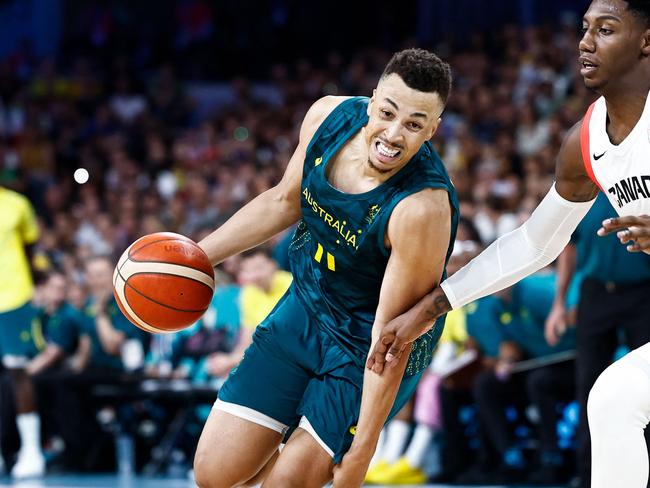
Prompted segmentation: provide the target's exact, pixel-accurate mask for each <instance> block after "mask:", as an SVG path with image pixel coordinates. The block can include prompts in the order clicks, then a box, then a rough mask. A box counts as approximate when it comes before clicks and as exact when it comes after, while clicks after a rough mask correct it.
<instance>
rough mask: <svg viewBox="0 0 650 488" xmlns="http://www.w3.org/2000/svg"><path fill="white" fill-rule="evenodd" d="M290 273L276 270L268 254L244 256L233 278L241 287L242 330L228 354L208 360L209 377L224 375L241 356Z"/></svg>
mask: <svg viewBox="0 0 650 488" xmlns="http://www.w3.org/2000/svg"><path fill="white" fill-rule="evenodd" d="M291 280H292V277H291V273H289V272H287V271H282V270H280V269H278V264H277V263H276V262H275V261H274V260H273V259H272V258H271V256H270V254H269V253H268V252H267V251H265V250H263V249H259V250H255V251H253V252H252V253H251V254H249V255H248V256H246V257H245V258H244V259H243V260H242V262H241V267H240V269H239V273H238V275H237V281H238V282H239V284H240V285H241V286H242V291H241V293H240V298H239V300H240V304H239V306H240V309H241V321H242V324H241V325H242V327H241V329H240V332H239V338H238V340H237V344H236V345H235V347H234V348H233V350H232V352H229V353H223V352H219V353H215V354H213V355H211V356H210V357H209V358H208V370H209V371H210V374H212V375H213V376H226V375H227V374H228V373H230V370H231V369H232V368H234V367H235V366H236V365H237V364H239V361H241V359H242V357H243V356H244V351H245V350H246V348H247V347H248V345H249V344H250V343H251V338H252V337H253V332H254V331H255V328H256V327H257V325H258V324H260V323H261V322H262V321H263V320H264V319H265V318H266V316H267V315H268V314H269V313H270V312H271V310H273V307H275V305H276V304H277V303H278V301H280V298H282V296H283V295H284V293H285V292H286V291H287V289H288V288H289V286H290V285H291Z"/></svg>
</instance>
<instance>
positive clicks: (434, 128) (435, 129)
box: [427, 117, 442, 141]
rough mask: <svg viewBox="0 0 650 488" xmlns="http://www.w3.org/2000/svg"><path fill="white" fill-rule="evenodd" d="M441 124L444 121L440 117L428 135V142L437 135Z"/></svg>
mask: <svg viewBox="0 0 650 488" xmlns="http://www.w3.org/2000/svg"><path fill="white" fill-rule="evenodd" d="M440 122H442V119H441V118H440V117H438V120H436V121H435V122H434V123H433V124H432V125H431V128H430V129H429V131H430V132H429V134H428V136H429V137H427V141H428V140H429V139H431V138H432V137H433V135H434V134H435V133H436V131H437V130H438V127H440Z"/></svg>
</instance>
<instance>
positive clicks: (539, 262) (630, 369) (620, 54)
mask: <svg viewBox="0 0 650 488" xmlns="http://www.w3.org/2000/svg"><path fill="white" fill-rule="evenodd" d="M583 31H584V35H583V37H582V40H581V41H580V45H579V51H580V56H579V63H580V65H581V75H582V76H583V78H584V82H585V84H586V86H587V87H588V88H591V89H593V90H595V91H596V92H598V93H599V94H600V95H601V97H600V98H599V99H598V100H597V101H596V102H595V103H594V104H593V105H592V106H591V107H590V108H589V110H588V111H587V113H586V115H585V117H584V118H583V120H582V121H580V122H578V123H577V124H576V125H575V126H573V127H572V128H571V129H570V130H569V132H568V133H567V135H566V137H565V139H564V142H563V144H562V147H561V148H560V152H559V155H558V159H557V166H556V174H555V176H556V181H555V184H554V185H553V187H552V188H551V190H550V191H549V193H548V194H547V195H546V197H545V198H544V199H543V200H542V202H541V203H540V204H539V206H538V207H537V208H536V209H535V211H534V212H533V214H532V215H531V217H530V219H529V220H528V221H527V222H525V223H524V224H523V225H522V226H521V227H519V228H518V229H516V230H514V231H513V232H511V233H509V234H506V235H504V236H503V237H501V238H500V239H498V240H497V241H495V242H494V243H493V244H492V245H491V246H489V247H488V248H487V249H486V250H485V251H483V252H482V253H481V254H480V255H479V256H477V257H476V258H475V259H474V260H472V261H471V262H470V263H469V264H468V265H467V266H465V267H464V268H463V269H461V270H460V271H458V272H457V273H456V274H454V275H453V276H452V277H451V278H449V279H447V280H446V281H444V282H443V283H441V285H440V286H439V287H437V288H436V289H435V290H434V291H433V292H431V293H430V294H429V295H427V296H425V297H424V298H423V299H422V300H421V301H420V302H418V304H416V305H415V306H414V307H413V308H412V309H411V310H409V311H408V312H406V313H405V314H403V315H401V316H399V317H397V318H396V319H394V320H393V321H391V322H390V323H388V324H387V325H386V326H385V327H384V329H383V331H382V335H381V338H380V340H379V341H378V342H377V343H376V346H375V348H374V349H373V351H372V353H371V355H370V356H369V358H368V364H367V366H368V367H369V368H372V369H373V370H375V371H376V372H381V371H382V370H383V368H384V365H385V363H386V362H388V363H392V365H395V364H397V363H398V362H399V361H398V360H399V358H400V356H401V354H402V351H403V350H404V349H405V346H406V344H408V343H410V342H412V341H413V340H414V339H415V338H416V337H418V336H419V335H420V334H422V333H423V332H424V331H426V330H428V329H429V328H430V327H431V326H432V324H433V320H434V319H435V318H436V317H438V316H439V315H441V314H443V313H445V312H447V311H449V310H451V309H452V308H458V307H460V306H463V305H465V304H466V303H469V302H471V301H473V300H476V299H478V298H480V297H482V296H485V295H489V294H491V293H494V292H496V291H499V290H502V289H504V288H506V287H508V286H510V285H512V284H513V283H516V282H517V281H519V280H520V279H522V278H523V277H525V276H527V275H529V274H531V273H533V272H534V271H536V270H538V269H540V268H542V267H543V266H546V265H547V264H549V263H551V262H552V261H553V260H554V259H555V258H556V257H557V256H558V255H559V254H560V252H561V251H562V250H563V249H564V247H565V246H566V244H567V243H568V242H569V238H570V237H571V234H572V232H573V231H574V230H575V228H576V226H577V225H578V223H579V222H580V220H582V218H583V217H584V216H585V215H586V213H587V211H588V210H589V208H590V207H591V205H592V203H593V201H594V199H595V197H596V195H597V193H598V191H603V192H604V193H605V194H606V195H607V197H608V198H609V200H610V202H611V204H612V206H613V207H614V208H615V209H616V211H617V212H618V214H619V217H617V218H612V219H608V220H606V221H605V222H603V227H602V228H601V229H600V230H599V231H598V234H599V235H606V234H608V233H611V232H617V235H618V237H619V239H620V240H621V242H622V243H623V244H627V245H628V250H629V251H631V252H639V251H643V252H646V253H648V254H650V102H649V101H648V91H649V90H650V0H593V1H592V3H591V5H590V7H589V9H588V10H587V12H586V14H585V16H584V18H583ZM648 259H650V258H648ZM648 299H650V297H648ZM648 327H650V322H649V323H648ZM587 413H588V418H589V427H590V431H591V440H592V485H591V486H592V488H614V487H621V488H645V487H646V484H647V481H648V455H647V450H646V445H645V439H644V436H643V431H644V428H645V427H646V425H647V424H648V423H649V422H650V344H646V345H644V346H641V347H640V348H638V349H636V350H634V351H632V352H631V353H630V354H628V355H627V356H625V357H624V358H623V359H621V360H620V361H617V362H616V363H614V364H613V365H611V366H610V367H609V368H607V369H606V370H605V371H604V372H603V373H602V374H601V376H600V377H599V378H598V380H597V382H596V384H595V385H594V387H593V388H592V390H591V393H590V396H589V404H588V408H587Z"/></svg>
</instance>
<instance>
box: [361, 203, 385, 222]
mask: <svg viewBox="0 0 650 488" xmlns="http://www.w3.org/2000/svg"><path fill="white" fill-rule="evenodd" d="M380 210H381V207H380V206H379V205H376V204H375V205H371V206H370V208H368V214H367V215H366V216H365V217H364V219H363V220H364V221H365V222H366V223H367V224H368V225H370V224H372V222H373V220H375V217H376V216H377V214H378V213H379V211H380Z"/></svg>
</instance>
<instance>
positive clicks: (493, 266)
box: [440, 184, 595, 308]
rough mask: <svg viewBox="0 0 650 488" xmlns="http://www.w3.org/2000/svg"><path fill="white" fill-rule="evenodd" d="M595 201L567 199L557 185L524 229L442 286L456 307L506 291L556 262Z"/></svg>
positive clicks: (493, 246) (500, 241)
mask: <svg viewBox="0 0 650 488" xmlns="http://www.w3.org/2000/svg"><path fill="white" fill-rule="evenodd" d="M594 201H595V199H594V200H590V201H588V202H571V201H569V200H566V199H564V198H563V197H562V196H561V195H560V194H559V193H558V192H557V190H556V189H555V184H553V186H552V187H551V189H550V190H549V192H548V193H547V194H546V196H545V197H544V199H543V200H542V201H541V202H540V204H539V205H538V206H537V208H536V209H535V210H534V211H533V213H532V215H531V216H530V218H529V219H528V220H527V221H526V222H525V223H524V224H523V225H522V226H521V227H518V228H517V229H515V230H513V231H512V232H509V233H508V234H505V235H504V236H501V237H500V238H499V239H497V240H496V241H494V242H493V243H492V244H491V245H490V246H489V247H488V248H487V249H485V250H484V251H483V252H482V253H481V254H479V255H478V256H476V257H475V258H474V259H472V260H471V261H470V262H469V263H468V264H467V265H466V266H464V267H463V268H461V269H460V270H459V271H458V272H456V273H455V274H454V275H453V276H451V277H450V278H448V279H446V280H445V281H443V282H442V283H441V285H440V286H441V287H442V290H443V291H444V292H445V295H447V299H448V300H449V303H450V305H451V306H452V308H458V307H462V306H463V305H466V304H467V303H470V302H472V301H474V300H477V299H479V298H482V297H484V296H487V295H490V294H492V293H496V292H497V291H500V290H503V289H504V288H507V287H509V286H511V285H514V284H515V283H517V282H518V281H519V280H521V279H522V278H525V277H526V276H528V275H530V274H532V273H534V272H535V271H537V270H539V269H541V268H543V267H544V266H547V265H548V264H550V263H552V262H553V260H554V259H555V258H557V257H558V256H559V255H560V253H561V252H562V250H563V249H564V247H565V246H566V245H567V244H568V242H569V239H570V238H571V234H572V233H573V231H574V230H575V229H576V227H577V226H578V224H579V223H580V221H581V220H582V219H583V218H584V216H585V215H587V212H588V211H589V209H590V208H591V206H592V205H593V203H594Z"/></svg>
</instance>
